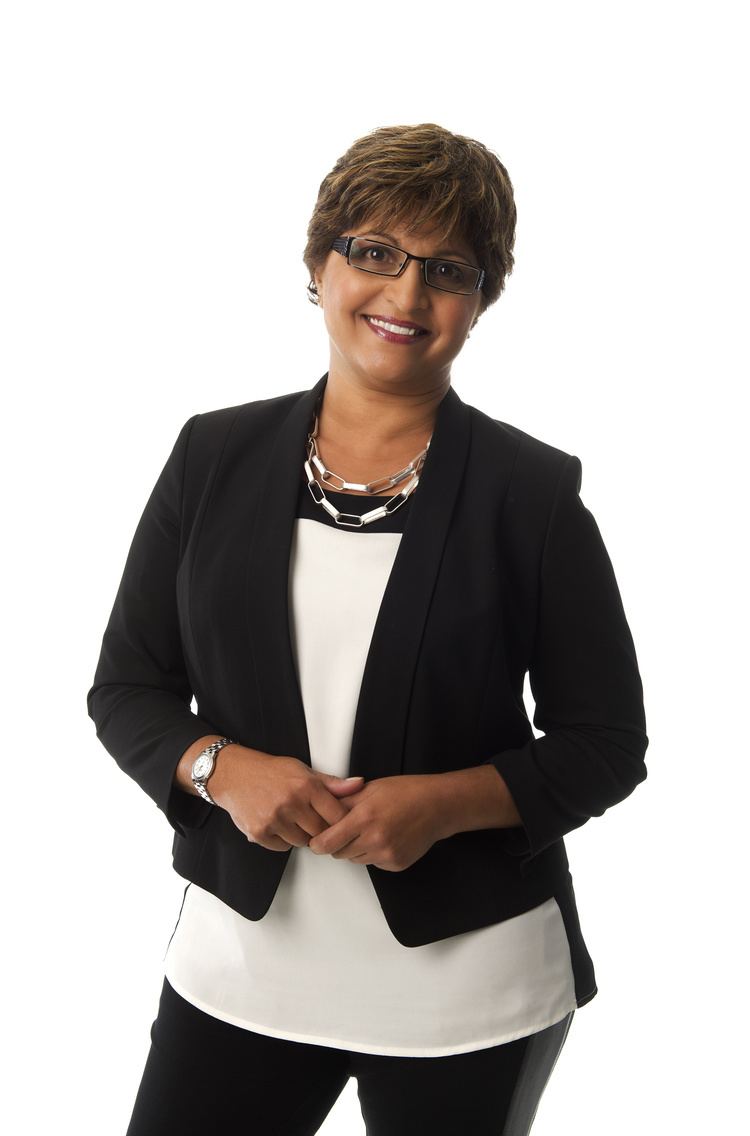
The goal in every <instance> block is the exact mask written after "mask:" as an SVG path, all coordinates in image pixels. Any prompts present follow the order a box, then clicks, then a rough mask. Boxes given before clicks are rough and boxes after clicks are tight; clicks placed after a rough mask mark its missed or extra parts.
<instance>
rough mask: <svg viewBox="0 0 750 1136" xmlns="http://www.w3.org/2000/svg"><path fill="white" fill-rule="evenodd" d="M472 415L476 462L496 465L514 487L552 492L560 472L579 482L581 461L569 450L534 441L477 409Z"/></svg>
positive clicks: (531, 435) (508, 424) (524, 431)
mask: <svg viewBox="0 0 750 1136" xmlns="http://www.w3.org/2000/svg"><path fill="white" fill-rule="evenodd" d="M469 409H470V411H471V415H472V443H473V448H474V449H475V450H476V452H477V456H478V457H479V460H480V461H482V462H483V463H485V464H486V465H487V466H488V467H489V468H492V467H494V466H495V465H496V464H499V465H500V466H501V467H502V468H503V469H504V470H506V471H507V472H508V473H509V474H510V482H511V485H512V486H514V487H515V488H520V487H522V486H526V487H527V488H530V489H536V490H538V491H540V492H541V493H542V494H543V495H546V494H548V493H549V492H550V490H551V491H552V492H553V493H554V491H555V489H556V487H557V486H558V484H559V482H560V480H561V478H562V476H563V473H564V472H565V473H566V475H567V476H568V477H569V478H571V479H572V482H573V483H575V482H576V481H580V473H581V462H580V459H579V458H578V457H577V456H576V455H575V454H573V453H571V452H569V451H568V450H564V449H562V448H561V447H560V446H556V445H553V444H552V443H551V442H547V441H544V439H542V438H537V437H536V436H535V435H534V434H530V433H529V432H528V431H527V430H523V429H521V427H520V426H516V425H514V424H513V423H510V422H504V421H503V420H502V419H500V418H492V417H490V415H489V414H486V413H485V412H484V411H482V410H479V409H478V407H476V406H470V407H469Z"/></svg>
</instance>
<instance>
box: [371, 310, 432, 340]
mask: <svg viewBox="0 0 750 1136" xmlns="http://www.w3.org/2000/svg"><path fill="white" fill-rule="evenodd" d="M365 319H382V320H383V323H384V324H394V325H395V327H414V329H415V331H417V332H422V333H423V334H425V335H427V334H428V332H427V328H426V327H423V326H422V324H413V323H411V321H410V320H408V319H397V318H395V316H382V315H381V314H380V312H378V311H367V312H365Z"/></svg>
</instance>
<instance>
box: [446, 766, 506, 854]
mask: <svg viewBox="0 0 750 1136" xmlns="http://www.w3.org/2000/svg"><path fill="white" fill-rule="evenodd" d="M432 776H433V778H434V781H433V785H434V788H435V793H436V798H437V805H438V810H439V813H440V816H441V826H442V830H443V838H445V837H447V836H453V835H454V834H455V833H457V832H472V831H474V830H475V829H480V828H512V827H515V826H517V825H522V824H523V822H522V820H521V817H520V814H519V812H518V809H517V808H516V806H515V802H514V800H513V798H512V796H511V795H510V791H509V789H508V786H507V785H506V783H505V781H504V779H503V778H502V777H501V775H500V774H499V773H498V771H497V770H496V769H495V768H494V766H492V765H477V766H472V767H471V768H470V769H455V770H451V771H450V772H449V773H437V774H433V775H432Z"/></svg>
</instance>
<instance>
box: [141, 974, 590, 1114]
mask: <svg viewBox="0 0 750 1136" xmlns="http://www.w3.org/2000/svg"><path fill="white" fill-rule="evenodd" d="M574 1013H575V1011H574V1010H572V1011H571V1012H570V1013H569V1014H568V1015H567V1017H565V1018H563V1019H562V1021H559V1022H556V1023H555V1024H554V1025H552V1026H549V1027H548V1028H547V1029H544V1030H541V1031H540V1032H539V1033H534V1034H530V1035H529V1036H527V1037H522V1038H518V1039H517V1040H516V1041H510V1042H506V1043H505V1044H503V1045H495V1046H492V1047H490V1048H488V1049H478V1050H475V1051H474V1052H472V1053H457V1054H449V1055H448V1056H445V1057H388V1056H385V1055H383V1054H373V1053H355V1052H353V1051H351V1050H347V1049H335V1048H333V1047H331V1046H322V1045H308V1044H305V1043H302V1042H297V1041H288V1040H286V1039H284V1038H276V1037H268V1036H266V1035H265V1034H259V1033H254V1032H253V1031H252V1030H246V1029H243V1028H241V1027H239V1026H233V1025H230V1024H229V1023H227V1022H223V1021H221V1020H220V1019H219V1018H214V1017H213V1016H212V1015H210V1014H206V1013H204V1012H203V1011H202V1010H199V1009H197V1008H196V1007H195V1006H193V1005H192V1004H191V1003H190V1002H187V1001H186V1000H185V999H184V998H182V997H181V996H180V995H179V994H178V993H177V992H176V991H175V990H174V989H173V988H172V987H171V986H170V984H169V982H168V981H167V979H166V978H165V979H164V985H163V987H162V992H161V996H160V999H159V1011H158V1014H157V1017H156V1020H155V1021H154V1023H153V1025H152V1027H151V1048H150V1051H149V1054H148V1058H147V1060H146V1066H145V1069H144V1071H143V1078H142V1080H141V1084H140V1088H139V1090H138V1094H137V1096H136V1100H135V1106H134V1109H133V1114H132V1117H131V1120H130V1125H129V1127H128V1130H127V1134H126V1136H194V1134H195V1136H198V1134H199V1133H200V1136H230V1134H231V1136H233V1134H234V1133H237V1134H238V1136H256V1134H257V1136H261V1134H262V1136H313V1133H315V1132H317V1131H318V1129H319V1128H320V1126H321V1125H322V1123H323V1121H324V1120H325V1118H326V1116H327V1115H328V1113H329V1112H330V1110H331V1109H332V1108H333V1105H334V1104H335V1102H336V1100H337V1098H338V1097H339V1095H340V1093H341V1091H342V1090H343V1088H344V1086H345V1085H346V1083H347V1081H348V1080H349V1078H350V1077H356V1079H357V1086H358V1087H357V1093H358V1096H359V1102H360V1107H361V1109H362V1116H363V1117H364V1121H365V1126H366V1130H367V1136H459V1134H460V1136H463V1134H464V1133H467V1134H468V1133H471V1136H485V1134H486V1136H527V1133H528V1132H529V1130H530V1128H531V1124H532V1122H533V1120H534V1115H535V1113H536V1110H537V1105H538V1104H539V1100H540V1098H541V1096H542V1093H543V1092H544V1089H545V1086H546V1084H547V1081H548V1079H549V1076H550V1074H551V1072H552V1069H553V1067H554V1065H555V1061H556V1060H557V1056H558V1054H559V1053H560V1050H561V1049H562V1047H563V1044H564V1042H565V1038H566V1036H567V1033H568V1030H569V1028H570V1023H571V1021H572V1019H573V1015H574ZM560 1127H561V1129H563V1128H565V1127H566V1126H565V1124H564V1123H562V1122H561V1125H560Z"/></svg>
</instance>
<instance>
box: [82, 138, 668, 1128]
mask: <svg viewBox="0 0 750 1136" xmlns="http://www.w3.org/2000/svg"><path fill="white" fill-rule="evenodd" d="M515 223H516V208H515V203H514V200H513V191H512V187H511V183H510V180H509V178H508V174H507V171H506V169H505V167H504V166H503V165H502V163H501V162H500V161H499V159H498V158H497V157H496V155H495V154H494V153H492V151H490V150H488V149H487V148H486V147H485V146H484V145H482V143H480V142H477V141H474V140H473V139H470V138H466V137H464V136H462V135H455V134H452V133H451V132H450V131H448V130H445V129H444V128H443V127H440V126H437V125H435V124H434V123H423V124H420V125H416V126H393V127H384V128H383V129H381V130H376V131H374V132H373V133H372V134H368V135H366V136H365V137H363V138H360V139H358V140H357V141H356V142H355V143H354V144H353V145H352V146H351V147H350V148H349V150H347V151H346V153H345V154H344V155H343V156H342V157H341V158H340V159H339V160H338V161H337V162H336V164H335V166H334V168H333V170H331V172H330V173H329V174H328V175H327V176H326V177H325V179H324V180H323V182H322V184H321V186H320V192H319V195H318V200H317V202H316V205H315V208H314V211H313V215H312V219H311V222H310V225H309V229H308V241H307V246H306V249H305V254H304V260H305V264H306V266H307V268H308V270H309V271H310V274H311V281H310V284H309V286H308V295H309V297H310V299H311V300H312V301H313V302H315V303H318V304H319V305H320V307H321V310H322V315H323V319H324V322H325V327H326V330H327V333H328V347H329V367H328V370H327V371H326V373H325V374H324V375H323V376H322V378H320V379H319V380H318V381H317V382H316V383H315V384H314V385H313V386H312V387H311V388H309V389H304V390H301V391H294V392H291V393H288V392H281V393H279V395H278V396H277V397H274V398H270V399H262V400H256V401H250V402H246V403H242V404H240V405H238V406H229V407H221V408H219V409H216V410H212V411H207V412H203V413H200V414H195V415H193V416H192V417H191V418H190V419H189V420H188V421H187V422H186V423H185V424H184V425H183V427H182V429H181V431H180V433H179V436H178V438H177V441H176V442H175V444H174V446H173V448H172V452H171V454H170V456H169V458H168V460H167V462H166V464H165V466H164V468H163V470H162V473H161V475H160V477H159V480H158V482H157V484H156V486H155V487H154V490H153V492H152V494H151V497H150V498H149V501H148V502H147V505H146V509H145V510H144V513H143V516H142V518H141V521H140V523H139V526H138V529H137V531H136V534H135V536H134V538H133V543H132V546H131V550H130V553H129V556H128V562H127V564H126V568H125V572H124V574H123V577H122V581H121V584H120V588H119V591H118V594H117V597H116V599H115V604H114V607H113V609H112V614H111V617H110V622H109V624H108V626H107V629H106V631H105V635H104V641H103V644H102V651H101V655H100V660H99V665H98V667H97V671H96V675H95V678H94V685H93V686H92V688H91V689H90V691H89V694H88V706H89V714H90V715H91V717H92V718H93V719H94V721H95V722H96V726H97V733H98V736H99V737H100V739H101V741H102V742H103V744H104V745H105V747H106V748H107V749H108V750H109V751H110V752H111V753H112V754H113V755H114V756H115V757H116V759H117V760H118V762H119V764H120V765H121V767H122V768H123V769H124V770H125V771H126V772H127V773H129V774H130V776H131V777H133V778H134V779H135V780H136V781H137V782H138V783H139V784H140V785H141V787H142V788H143V789H144V790H145V791H146V792H148V793H149V794H150V796H151V797H152V799H153V800H154V801H155V802H156V804H157V805H158V806H159V807H160V808H161V809H162V810H163V812H164V814H165V816H166V817H167V819H168V820H169V822H170V824H171V825H172V827H173V829H174V832H175V836H174V843H173V860H174V867H175V870H176V871H177V872H178V873H179V874H180V875H182V876H183V877H184V878H185V879H186V880H187V881H188V883H187V886H186V889H185V895H184V898H183V905H182V908H181V910H180V913H179V914H178V916H177V920H176V925H175V929H174V932H173V935H172V938H171V939H170V942H169V944H168V949H167V954H166V964H165V974H164V983H163V987H162V995H161V999H160V1003H159V1010H158V1014H157V1018H156V1020H155V1022H154V1023H153V1026H152V1046H151V1049H150V1051H149V1055H148V1059H147V1063H146V1068H145V1070H144V1075H143V1079H142V1083H141V1086H140V1089H139V1093H138V1097H137V1100H136V1105H135V1108H134V1111H133V1116H132V1119H131V1125H130V1128H129V1129H128V1136H146V1134H147V1133H149V1134H152V1133H156V1132H163V1131H175V1132H176V1131H180V1132H182V1133H185V1134H186V1136H189V1134H190V1133H198V1132H207V1131H212V1132H230V1131H235V1130H239V1129H240V1128H241V1127H242V1128H244V1127H245V1126H247V1125H248V1124H249V1125H250V1127H251V1128H252V1130H253V1131H256V1130H257V1131H274V1132H288V1133H292V1132H303V1131H304V1132H306V1133H311V1134H312V1133H313V1132H315V1131H317V1130H318V1127H319V1125H320V1124H321V1123H322V1121H323V1119H324V1118H325V1116H326V1114H327V1113H328V1111H329V1110H330V1109H331V1107H332V1105H333V1104H334V1102H335V1100H336V1099H337V1097H338V1096H339V1094H340V1093H341V1091H342V1089H343V1088H344V1086H345V1084H346V1082H347V1080H348V1079H349V1077H351V1076H353V1077H356V1078H357V1081H358V1094H359V1099H360V1103H361V1107H362V1113H363V1116H364V1119H365V1122H366V1126H367V1131H368V1133H371V1134H372V1136H386V1134H387V1136H402V1134H403V1136H406V1134H407V1133H408V1136H416V1134H418V1133H422V1132H425V1133H426V1132H429V1133H430V1134H431V1136H448V1134H450V1136H455V1134H456V1133H457V1132H467V1133H468V1132H470V1133H471V1134H472V1136H483V1134H486V1136H489V1134H490V1133H492V1134H493V1136H499V1134H500V1133H503V1136H526V1134H527V1133H528V1131H529V1129H530V1127H531V1124H532V1121H533V1118H534V1115H535V1113H536V1109H537V1106H538V1103H539V1099H540V1097H541V1094H542V1092H543V1091H544V1087H545V1085H546V1082H547V1079H548V1077H549V1075H550V1073H551V1071H552V1068H553V1067H554V1065H555V1062H556V1059H557V1056H558V1054H559V1052H560V1049H561V1047H562V1045H563V1044H564V1042H565V1039H566V1036H567V1033H568V1029H569V1027H570V1023H571V1021H572V1018H573V1015H574V1013H575V1011H576V1009H577V1008H578V1007H580V1006H583V1005H585V1004H586V1003H588V1002H589V1001H591V999H592V998H593V997H594V996H595V995H596V993H597V986H596V980H595V975H594V968H593V963H592V960H591V958H590V956H589V953H588V950H587V948H586V944H585V942H584V939H583V935H582V932H581V927H580V923H579V919H578V912H577V906H576V900H575V895H574V891H573V883H572V876H571V873H570V871H569V865H568V858H567V854H566V849H565V843H564V837H565V836H566V834H567V833H569V832H571V831H572V830H574V829H576V828H578V827H580V826H581V825H583V824H584V823H586V822H587V821H588V820H589V819H590V818H591V817H593V816H601V814H602V813H604V812H605V810H606V809H608V808H609V807H611V806H612V805H614V804H616V803H617V802H619V801H621V800H623V799H624V798H625V797H626V796H627V795H628V794H629V793H630V792H632V790H633V789H634V788H635V786H636V785H637V784H638V783H639V782H640V781H642V780H643V779H644V778H645V776H646V771H645V765H644V762H643V757H644V754H645V750H646V746H647V744H648V738H647V736H646V732H645V716H644V710H643V699H642V695H643V692H642V688H641V682H640V675H639V672H638V666H637V661H636V655H635V648H634V646H633V642H632V639H631V636H630V632H629V628H628V625H627V622H626V620H625V615H624V611H623V606H622V602H621V599H620V595H619V590H618V587H617V582H616V580H615V576H614V572H613V570H612V565H611V563H610V560H609V557H608V555H607V551H606V549H605V547H604V545H603V543H602V540H601V535H600V533H599V529H598V526H597V524H596V522H595V520H594V518H593V516H592V515H591V513H590V512H589V511H588V510H587V509H586V508H585V506H584V505H583V503H582V501H581V499H580V497H579V490H580V486H581V463H580V461H579V459H578V458H577V457H576V456H575V455H573V454H570V453H567V452H565V451H563V450H560V449H558V448H556V447H554V446H552V445H550V444H548V443H546V442H544V441H542V440H541V439H538V438H535V437H534V436H532V435H531V434H528V433H526V432H525V431H524V430H522V429H521V428H520V427H517V426H513V425H511V424H510V423H507V422H503V421H500V420H496V419H494V418H491V417H489V416H488V415H487V414H485V413H484V412H482V411H481V410H479V409H477V408H475V407H473V406H470V405H468V404H467V403H464V402H463V401H462V399H461V398H460V397H459V396H458V394H457V393H456V391H455V390H454V389H453V387H452V385H451V365H452V363H453V360H454V359H455V358H456V356H457V355H458V354H459V352H460V351H461V349H462V347H463V344H464V343H465V341H466V338H467V336H468V334H469V331H470V329H471V328H472V327H475V326H476V323H477V321H478V319H479V318H480V316H481V315H482V314H483V313H484V312H486V311H487V309H488V308H489V307H490V305H491V304H493V303H494V302H495V301H496V300H497V299H498V298H499V296H500V295H501V293H502V291H503V288H504V285H505V280H506V277H507V276H508V274H509V273H510V272H511V270H512V267H513V253H512V249H513V242H514V235H515ZM363 497H364V498H370V499H371V500H364V501H362V500H361V498H363ZM373 498H374V500H372V499H373ZM527 674H528V675H529V677H530V682H531V689H532V691H533V695H534V698H535V701H536V712H535V715H534V724H535V725H536V726H537V727H539V728H540V729H541V730H543V731H544V734H543V736H542V737H535V736H534V732H533V730H532V728H531V723H530V722H529V720H528V717H527V715H526V711H525V707H524V704H523V698H522V691H523V687H524V680H525V677H526V675H527ZM193 698H195V702H196V707H197V712H195V713H194V712H193V710H192V708H191V702H192V699H193ZM290 1086H293V1090H292V1091H290ZM194 1090H197V1091H194ZM571 1126H572V1124H571V1122H566V1121H561V1123H559V1124H558V1128H560V1129H561V1130H562V1129H565V1130H567V1129H568V1128H570V1127H571Z"/></svg>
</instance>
